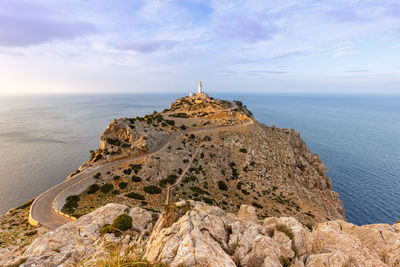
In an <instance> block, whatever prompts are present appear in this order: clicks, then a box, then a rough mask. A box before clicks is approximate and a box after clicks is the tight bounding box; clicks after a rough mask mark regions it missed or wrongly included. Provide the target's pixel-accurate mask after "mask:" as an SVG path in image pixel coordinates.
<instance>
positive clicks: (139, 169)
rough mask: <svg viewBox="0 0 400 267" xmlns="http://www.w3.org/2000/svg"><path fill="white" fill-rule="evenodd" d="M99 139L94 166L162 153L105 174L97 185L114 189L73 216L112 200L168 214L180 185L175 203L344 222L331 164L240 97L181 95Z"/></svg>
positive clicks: (86, 199)
mask: <svg viewBox="0 0 400 267" xmlns="http://www.w3.org/2000/svg"><path fill="white" fill-rule="evenodd" d="M171 136H173V138H171ZM165 140H168V141H169V143H166V142H165ZM100 143H101V145H100V149H99V150H98V151H97V152H96V153H95V154H93V156H92V159H91V161H90V162H89V164H101V163H102V162H108V161H113V160H115V159H120V158H124V157H125V158H127V157H132V156H134V155H140V154H143V153H146V152H148V151H156V153H154V154H152V156H149V157H146V158H144V159H141V160H132V161H130V162H127V163H126V164H124V165H121V166H119V167H116V168H113V169H111V170H109V172H106V173H101V174H99V177H98V178H99V179H98V182H97V185H98V187H97V189H99V188H100V189H101V188H102V186H104V185H106V184H109V185H108V186H109V187H110V188H112V190H109V191H108V193H104V192H102V191H101V190H96V188H93V189H94V190H90V189H89V190H88V191H87V192H85V193H83V194H81V195H80V196H79V197H80V201H79V203H81V204H79V205H78V207H76V208H74V209H73V210H69V211H67V210H66V211H67V212H69V213H70V214H72V215H74V216H77V217H79V216H81V215H83V214H86V213H88V212H90V211H92V210H94V209H95V208H97V207H100V206H102V205H104V204H106V203H110V202H114V203H122V204H126V205H129V206H141V207H144V208H147V209H152V210H158V211H161V210H162V208H163V206H164V202H165V199H166V194H167V188H168V186H172V185H175V184H176V183H177V184H176V185H175V186H173V187H172V188H171V190H170V200H171V201H179V200H184V199H193V200H196V201H203V202H205V203H207V204H210V205H216V206H219V207H221V208H222V209H224V210H226V211H230V212H237V211H238V209H239V207H240V205H241V204H248V205H252V206H254V207H255V208H256V212H257V215H258V216H259V218H265V217H267V216H294V217H296V218H297V219H298V220H299V221H300V222H302V223H303V224H305V225H307V226H308V227H312V226H313V225H314V224H316V223H318V222H322V221H326V220H333V219H344V209H343V205H342V203H341V201H340V199H339V196H338V194H337V193H336V192H334V191H332V189H331V182H330V179H329V178H328V177H326V175H325V172H326V168H325V166H324V165H323V164H322V162H321V160H320V158H319V156H318V155H315V154H313V153H311V152H310V150H309V149H308V148H307V146H306V144H305V143H304V142H303V141H302V139H301V137H300V134H299V133H298V132H295V131H294V130H288V129H279V128H276V127H273V126H272V127H269V126H266V125H264V124H261V123H259V122H257V121H256V120H254V118H253V117H252V114H251V112H250V111H248V110H247V108H246V107H245V106H243V105H242V103H240V102H238V101H232V102H229V101H223V100H216V99H212V98H208V99H203V100H196V99H191V98H181V99H178V100H177V101H176V102H174V103H172V104H171V107H170V109H167V110H164V111H163V112H160V113H158V112H156V111H155V112H153V114H151V115H146V116H144V117H143V118H141V117H137V118H122V119H118V120H113V122H112V123H111V124H110V125H109V126H108V127H107V129H106V130H105V131H104V133H103V134H102V135H101V137H100ZM164 144H167V145H166V146H165V147H163V148H162V145H164ZM157 149H159V150H157ZM94 162H95V163H94ZM87 166H89V165H87ZM178 181H179V182H178Z"/></svg>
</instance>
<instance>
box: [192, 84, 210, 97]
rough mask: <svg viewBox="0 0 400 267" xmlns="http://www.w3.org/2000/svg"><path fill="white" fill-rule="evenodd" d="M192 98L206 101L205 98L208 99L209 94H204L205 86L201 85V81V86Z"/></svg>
mask: <svg viewBox="0 0 400 267" xmlns="http://www.w3.org/2000/svg"><path fill="white" fill-rule="evenodd" d="M190 97H194V98H197V99H204V98H208V97H209V96H208V94H206V93H204V92H203V84H202V83H201V81H200V82H199V85H198V87H197V93H190Z"/></svg>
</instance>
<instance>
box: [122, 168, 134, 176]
mask: <svg viewBox="0 0 400 267" xmlns="http://www.w3.org/2000/svg"><path fill="white" fill-rule="evenodd" d="M131 172H132V170H131V169H125V170H124V174H126V175H130V174H131Z"/></svg>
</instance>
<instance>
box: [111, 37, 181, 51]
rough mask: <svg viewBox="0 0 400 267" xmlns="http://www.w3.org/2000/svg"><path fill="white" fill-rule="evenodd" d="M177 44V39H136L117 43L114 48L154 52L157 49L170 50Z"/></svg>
mask: <svg viewBox="0 0 400 267" xmlns="http://www.w3.org/2000/svg"><path fill="white" fill-rule="evenodd" d="M178 44H179V42H178V41H172V40H140V41H139V40H136V41H131V42H127V43H122V44H119V45H117V46H116V48H117V49H121V50H130V51H136V52H138V53H154V52H156V51H159V50H171V49H173V48H174V47H175V46H177V45H178Z"/></svg>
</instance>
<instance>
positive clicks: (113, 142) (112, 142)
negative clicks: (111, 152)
mask: <svg viewBox="0 0 400 267" xmlns="http://www.w3.org/2000/svg"><path fill="white" fill-rule="evenodd" d="M106 142H107V143H109V144H110V145H113V146H120V145H121V141H120V140H119V139H118V138H107V139H106Z"/></svg>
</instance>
